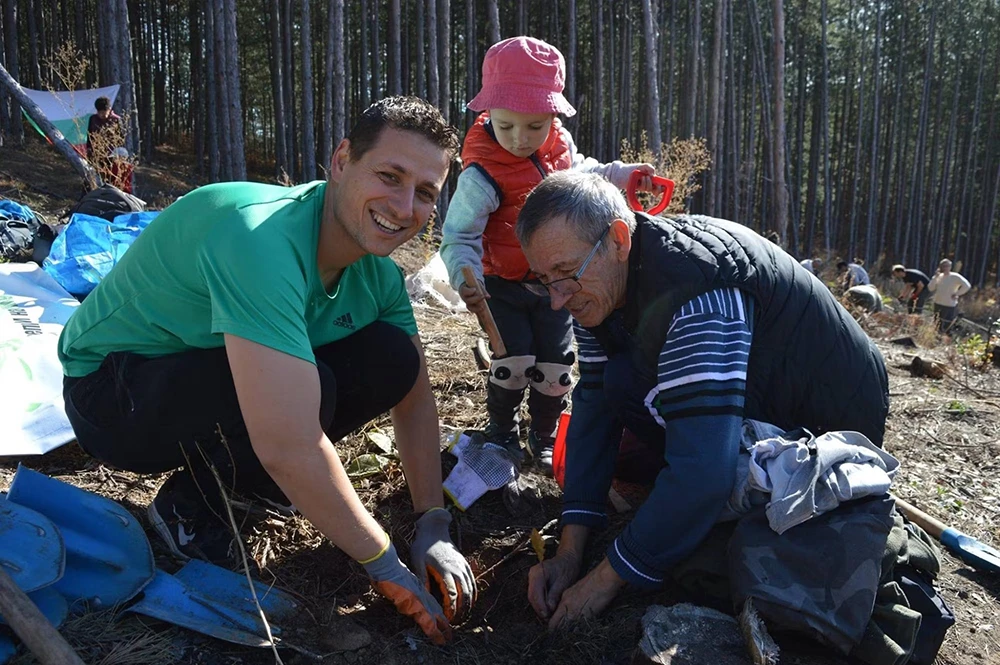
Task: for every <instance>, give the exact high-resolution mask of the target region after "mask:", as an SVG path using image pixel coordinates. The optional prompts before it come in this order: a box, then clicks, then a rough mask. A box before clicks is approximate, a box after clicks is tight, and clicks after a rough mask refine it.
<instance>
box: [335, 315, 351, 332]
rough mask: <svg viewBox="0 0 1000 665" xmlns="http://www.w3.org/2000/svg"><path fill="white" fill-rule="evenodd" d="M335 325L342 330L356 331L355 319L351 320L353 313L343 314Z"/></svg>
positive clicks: (336, 319) (336, 320)
mask: <svg viewBox="0 0 1000 665" xmlns="http://www.w3.org/2000/svg"><path fill="white" fill-rule="evenodd" d="M333 325H335V326H340V327H341V328H347V329H348V330H354V329H355V327H354V319H352V318H351V313H350V312H348V313H347V314H342V315H340V316H338V317H337V318H335V319H334V320H333Z"/></svg>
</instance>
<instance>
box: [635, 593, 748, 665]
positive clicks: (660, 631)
mask: <svg viewBox="0 0 1000 665" xmlns="http://www.w3.org/2000/svg"><path fill="white" fill-rule="evenodd" d="M705 663H711V664H712V665H752V661H751V660H750V658H749V656H748V654H747V652H746V647H745V646H744V643H743V637H742V635H741V634H740V627H739V624H738V623H737V621H736V619H734V618H733V617H731V616H728V615H726V614H723V613H722V612H718V611H716V610H713V609H710V608H707V607H698V606H697V605H691V604H689V603H679V604H677V605H673V606H671V607H663V606H662V605H650V606H649V608H648V609H647V610H646V614H645V615H644V616H643V617H642V638H641V639H640V641H639V648H638V649H637V650H636V653H635V656H634V658H633V660H632V665H705Z"/></svg>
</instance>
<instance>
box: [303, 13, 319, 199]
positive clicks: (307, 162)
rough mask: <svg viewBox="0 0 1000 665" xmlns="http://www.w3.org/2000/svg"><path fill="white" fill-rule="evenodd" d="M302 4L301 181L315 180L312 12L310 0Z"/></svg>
mask: <svg viewBox="0 0 1000 665" xmlns="http://www.w3.org/2000/svg"><path fill="white" fill-rule="evenodd" d="M301 2H302V26H301V32H300V34H301V37H300V39H301V40H302V179H303V180H305V181H306V182H311V181H313V180H315V179H316V126H315V121H316V119H315V116H314V115H313V101H314V98H313V90H314V88H313V85H314V84H313V72H312V62H313V55H312V12H311V11H310V7H309V2H310V0H301Z"/></svg>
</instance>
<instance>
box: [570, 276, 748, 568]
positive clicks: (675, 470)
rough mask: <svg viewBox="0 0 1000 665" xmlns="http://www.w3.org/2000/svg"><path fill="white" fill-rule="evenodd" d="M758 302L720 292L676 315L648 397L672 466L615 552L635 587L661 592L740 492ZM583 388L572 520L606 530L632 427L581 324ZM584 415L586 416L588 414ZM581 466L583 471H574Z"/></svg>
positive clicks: (574, 425) (577, 393) (577, 396)
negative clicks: (611, 399)
mask: <svg viewBox="0 0 1000 665" xmlns="http://www.w3.org/2000/svg"><path fill="white" fill-rule="evenodd" d="M753 311H754V301H753V299H752V298H750V297H749V296H748V295H746V294H744V293H743V292H741V291H739V290H737V289H732V288H730V289H718V290H715V291H711V292H709V293H706V294H704V295H701V296H699V297H697V298H694V299H693V300H691V301H690V302H688V303H686V304H685V305H684V306H683V307H681V309H680V310H679V311H678V312H677V313H676V314H675V315H674V318H673V321H672V322H671V325H670V328H669V329H668V332H667V336H666V339H665V340H664V343H663V346H662V348H661V350H660V354H659V358H658V364H657V368H656V385H655V386H654V387H653V388H652V389H651V390H650V391H649V393H648V394H647V395H646V398H645V406H646V408H647V409H648V410H649V413H650V415H651V416H652V418H653V419H654V420H656V422H657V423H658V424H660V425H661V426H662V427H663V428H664V436H665V456H666V460H667V462H668V466H667V467H665V468H664V469H663V470H662V471H660V474H659V476H658V477H657V480H656V484H655V486H654V487H653V490H652V492H651V494H650V496H649V498H648V499H647V500H646V502H645V503H644V504H643V505H642V506H641V507H640V509H639V510H638V512H637V513H636V515H635V518H634V519H633V520H632V522H631V523H630V524H629V525H628V526H627V527H626V528H625V530H624V531H623V532H622V533H621V534H620V535H619V536H618V537H617V538H616V539H615V541H614V542H613V543H612V544H611V546H610V547H609V548H608V557H609V559H610V561H611V564H612V566H614V568H615V570H616V571H617V572H618V574H619V575H621V576H622V577H623V578H625V579H626V580H627V581H629V582H631V583H633V584H636V585H639V586H653V585H656V584H659V583H660V582H662V581H663V578H664V573H665V572H666V571H667V570H669V568H670V567H672V566H673V565H675V564H676V563H678V562H679V561H680V560H682V559H683V558H684V557H686V556H687V555H688V554H690V553H691V552H692V551H693V550H694V548H695V547H696V546H697V545H698V543H699V542H700V541H701V540H702V539H703V538H704V536H705V535H706V534H707V533H708V531H709V529H711V527H712V525H713V524H714V523H715V521H716V518H717V517H718V515H719V513H720V512H721V510H722V508H723V506H724V505H725V502H726V499H727V498H728V496H729V493H730V491H731V489H732V485H733V482H734V478H735V471H736V457H737V455H738V453H739V438H740V429H741V426H742V421H743V407H744V403H745V397H746V377H747V363H748V360H749V353H750V343H751V340H752V335H753ZM576 334H577V343H578V345H579V360H580V375H581V377H580V382H579V383H578V384H577V387H576V389H575V390H574V393H573V418H572V419H571V421H570V423H571V426H570V427H571V429H570V441H571V442H572V443H573V444H574V445H573V446H572V448H571V449H570V450H568V451H567V455H568V456H570V455H572V456H574V457H576V458H577V459H576V460H574V461H573V462H575V463H571V462H570V460H569V458H567V477H566V500H565V508H564V511H563V523H565V524H583V525H586V526H600V525H602V524H603V523H604V520H605V519H606V514H605V509H606V496H607V491H608V488H609V487H610V483H611V474H612V473H613V471H614V461H615V457H616V455H617V446H618V441H619V439H620V437H621V429H622V424H621V422H620V421H618V420H617V419H616V418H615V416H614V414H612V413H611V410H610V408H609V407H608V404H607V398H606V396H605V394H604V381H603V379H604V366H605V364H606V363H607V360H608V357H607V354H606V353H605V351H604V349H603V348H602V347H601V345H600V343H598V342H597V340H596V339H594V337H593V336H592V335H590V334H589V333H588V332H587V331H586V330H584V329H582V328H580V327H579V326H577V328H576ZM579 416H583V417H579ZM571 470H572V471H573V472H572V473H571Z"/></svg>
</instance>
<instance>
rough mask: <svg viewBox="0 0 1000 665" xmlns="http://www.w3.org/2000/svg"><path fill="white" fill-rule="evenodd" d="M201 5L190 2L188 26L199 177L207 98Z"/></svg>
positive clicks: (203, 147)
mask: <svg viewBox="0 0 1000 665" xmlns="http://www.w3.org/2000/svg"><path fill="white" fill-rule="evenodd" d="M200 5H201V3H200V2H199V0H190V3H189V5H188V25H189V26H190V31H191V32H190V39H191V41H190V49H191V103H192V104H193V107H192V108H191V109H190V110H191V114H192V123H193V126H194V153H195V161H196V163H197V174H198V175H199V176H201V175H202V174H203V173H204V171H205V96H204V95H203V94H201V93H202V91H203V90H204V89H205V88H204V83H203V79H204V76H203V71H202V67H204V61H203V58H202V48H201V46H202V43H201V39H202V20H201V11H200V9H201V6H200Z"/></svg>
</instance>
